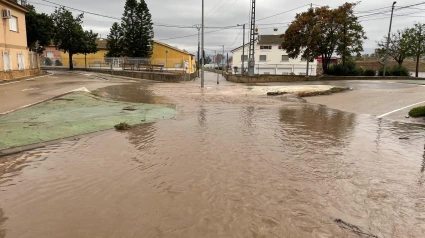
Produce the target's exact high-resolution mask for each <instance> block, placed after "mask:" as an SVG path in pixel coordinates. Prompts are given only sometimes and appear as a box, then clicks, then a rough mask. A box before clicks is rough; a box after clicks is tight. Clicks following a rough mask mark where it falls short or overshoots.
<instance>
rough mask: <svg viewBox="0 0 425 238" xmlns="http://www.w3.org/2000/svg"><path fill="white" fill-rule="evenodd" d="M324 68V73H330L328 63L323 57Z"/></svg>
mask: <svg viewBox="0 0 425 238" xmlns="http://www.w3.org/2000/svg"><path fill="white" fill-rule="evenodd" d="M322 69H323V74H328V63H327V62H326V60H325V59H324V58H322Z"/></svg>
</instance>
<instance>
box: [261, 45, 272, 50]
mask: <svg viewBox="0 0 425 238" xmlns="http://www.w3.org/2000/svg"><path fill="white" fill-rule="evenodd" d="M271 49H272V46H271V45H260V50H271Z"/></svg>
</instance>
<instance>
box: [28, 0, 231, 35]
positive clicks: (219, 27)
mask: <svg viewBox="0 0 425 238" xmlns="http://www.w3.org/2000/svg"><path fill="white" fill-rule="evenodd" d="M42 1H45V2H48V3H51V4H55V5H57V6H60V7H64V8H67V9H71V10H74V11H78V12H82V13H86V14H90V15H95V16H99V17H105V18H109V19H113V20H121V19H120V18H117V17H111V16H106V15H102V14H99V13H93V12H88V11H84V10H80V9H77V8H73V7H68V6H65V5H61V4H57V3H53V2H50V1H48V0H42ZM28 2H29V3H33V4H38V5H42V6H48V7H56V6H52V5H47V4H43V3H38V2H33V1H28ZM152 25H154V26H159V27H169V28H180V29H193V28H194V27H193V26H183V25H168V24H163V23H153V24H152ZM205 28H212V29H213V28H215V29H221V28H223V26H211V27H208V26H207V27H205Z"/></svg>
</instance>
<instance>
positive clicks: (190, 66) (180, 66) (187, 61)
mask: <svg viewBox="0 0 425 238" xmlns="http://www.w3.org/2000/svg"><path fill="white" fill-rule="evenodd" d="M96 42H97V46H98V49H99V51H98V52H97V53H96V54H88V55H87V58H86V60H87V67H101V66H102V67H108V65H109V63H107V60H105V55H106V53H108V50H107V48H106V39H98V40H97V41H96ZM61 58H62V63H63V65H64V66H67V65H69V57H68V54H65V53H63V52H61ZM86 60H85V58H84V55H82V54H76V55H74V56H73V61H74V66H76V67H85V62H86ZM124 60H128V61H131V60H132V59H130V58H125V57H124V58H122V59H121V61H124ZM134 60H136V61H137V59H134ZM149 61H150V64H152V65H163V66H164V70H165V71H177V72H180V71H181V72H186V73H194V72H195V71H196V61H195V57H194V55H192V54H190V53H188V52H186V51H184V50H180V49H178V48H176V47H173V46H170V45H167V44H164V43H161V42H157V41H154V46H153V53H152V56H151V58H150V59H149Z"/></svg>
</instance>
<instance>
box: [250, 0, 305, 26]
mask: <svg viewBox="0 0 425 238" xmlns="http://www.w3.org/2000/svg"><path fill="white" fill-rule="evenodd" d="M306 6H310V4H306V5H304V6H301V7H297V8H294V9H291V10H288V11H284V12H280V13H277V14H274V15H271V16H268V17H264V18H261V19H258V20H256V22H258V21H262V20H265V19H269V18H272V17H275V16H279V15H282V14H285V13H288V12H292V11H295V10H298V9H300V8H303V7H306Z"/></svg>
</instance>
